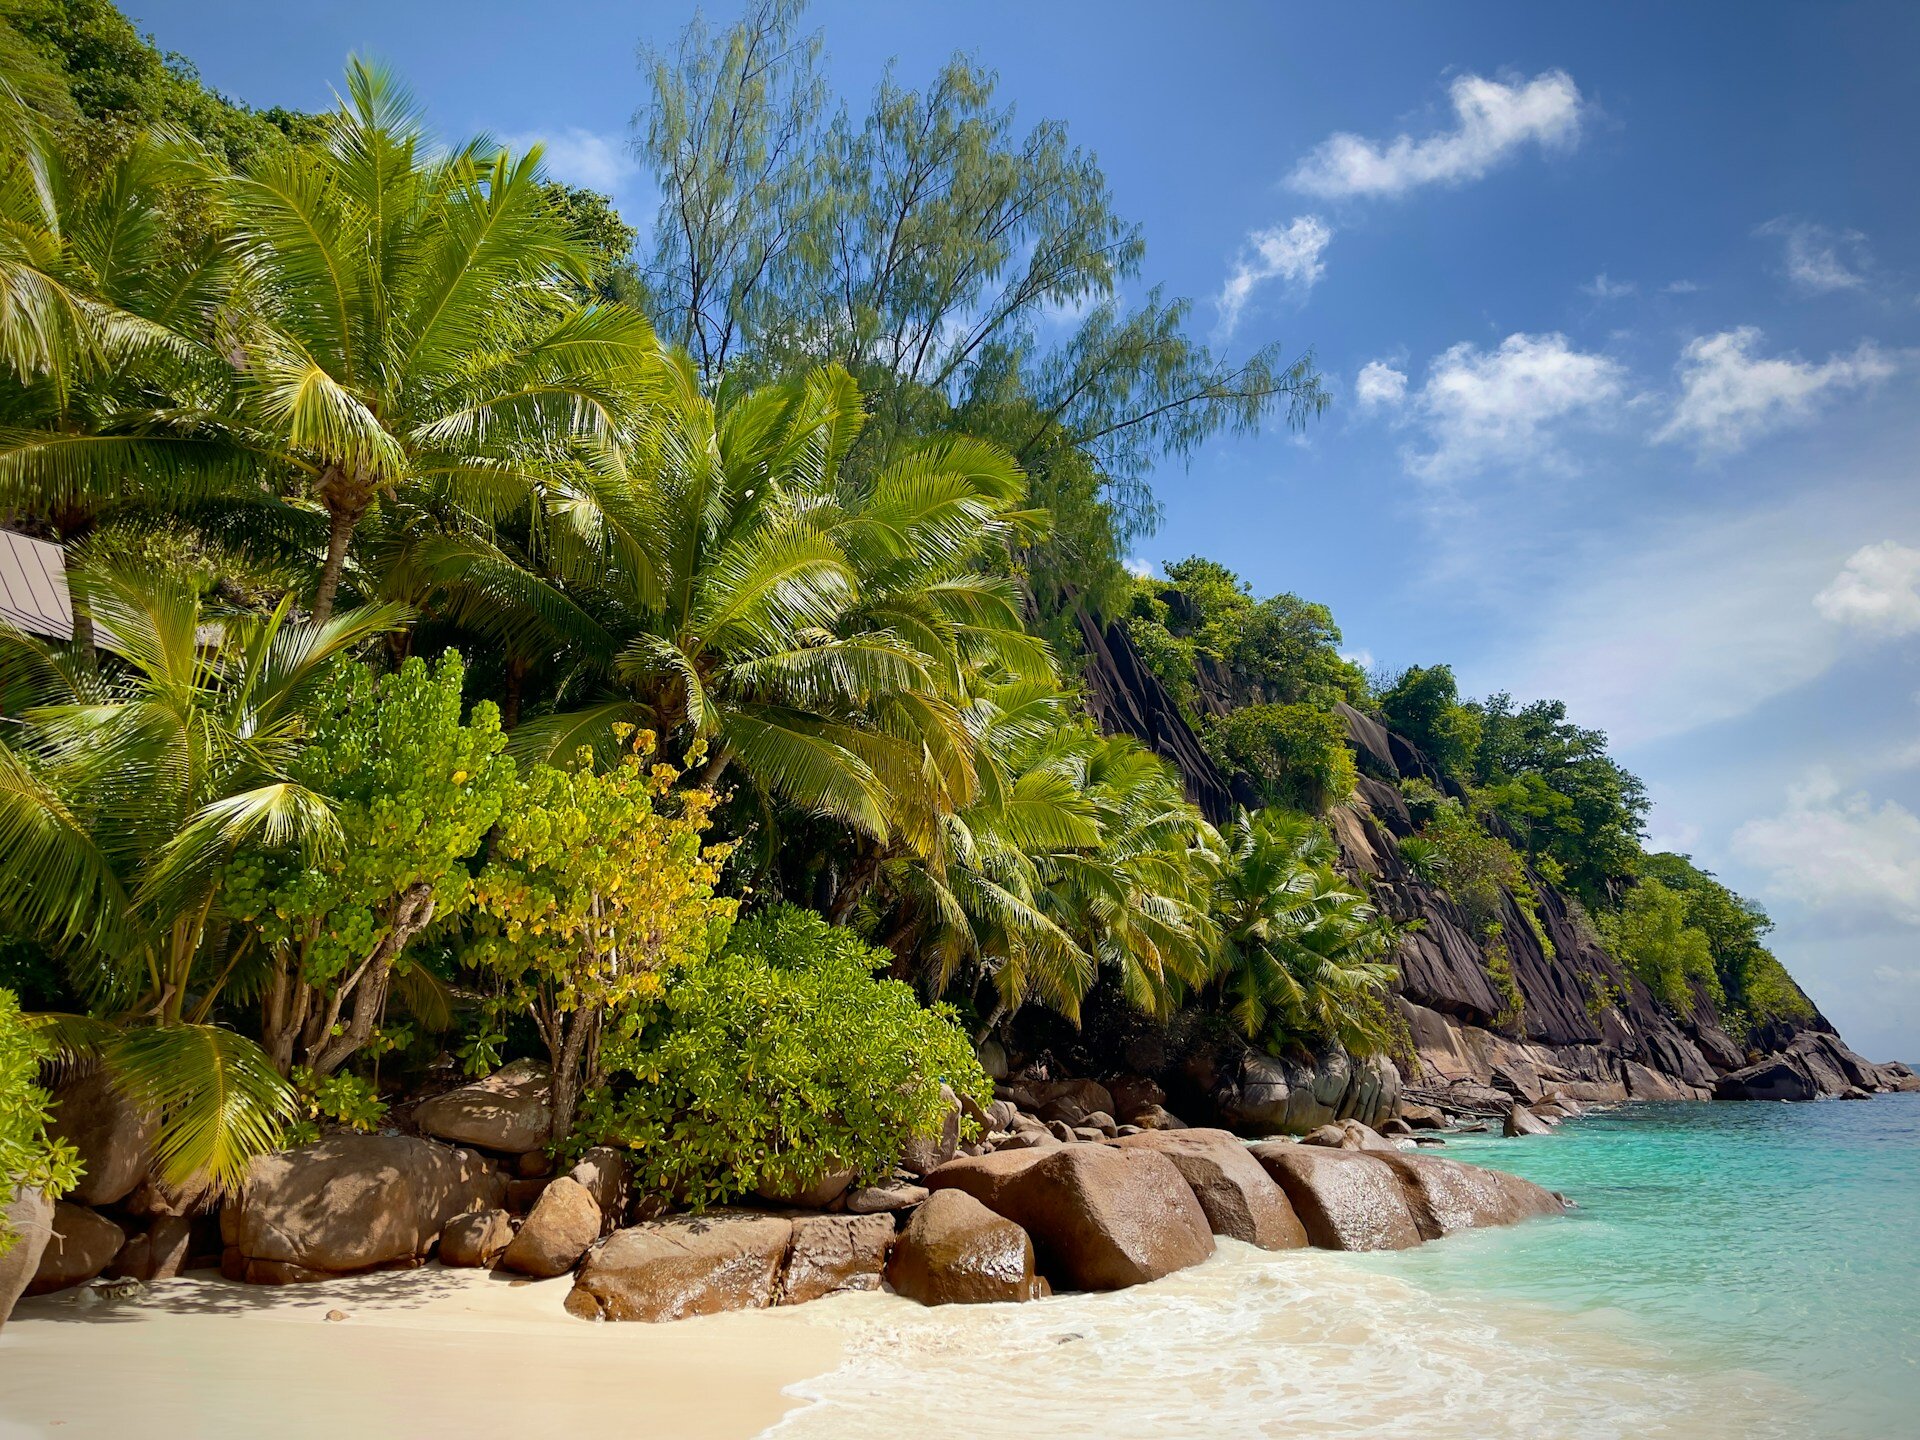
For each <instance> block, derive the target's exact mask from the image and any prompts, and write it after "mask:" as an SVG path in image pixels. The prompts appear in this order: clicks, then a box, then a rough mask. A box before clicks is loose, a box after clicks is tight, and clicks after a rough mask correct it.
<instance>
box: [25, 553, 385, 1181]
mask: <svg viewBox="0 0 1920 1440" xmlns="http://www.w3.org/2000/svg"><path fill="white" fill-rule="evenodd" d="M75 588H76V592H77V593H76V601H77V604H78V606H79V607H81V608H84V609H85V611H86V612H87V614H88V615H89V616H90V617H91V619H92V621H93V624H94V631H95V635H96V640H97V643H98V645H99V646H100V648H101V650H102V651H103V652H104V654H105V656H106V663H105V664H104V665H102V666H101V667H100V669H99V670H98V671H95V670H93V669H92V668H90V667H88V666H86V665H82V664H79V663H76V658H75V655H74V653H73V651H72V650H68V649H61V648H56V647H52V646H48V645H45V644H43V643H41V642H40V641H38V640H35V639H33V638H31V637H29V636H26V635H23V634H21V633H19V632H18V631H14V630H11V629H0V686H3V687H4V689H3V691H0V710H3V711H4V712H5V713H7V714H9V715H12V716H15V717H17V728H16V729H15V733H14V735H13V736H12V738H11V739H10V741H9V742H8V743H6V744H0V918H3V919H4V923H5V924H6V925H7V926H8V927H9V928H10V929H11V930H13V932H14V933H16V934H20V935H24V936H30V937H33V938H36V939H38V940H40V941H42V942H43V943H45V944H46V945H47V946H49V948H51V949H52V950H53V951H55V952H56V953H57V954H58V955H59V956H60V957H61V958H62V959H63V960H64V961H65V962H66V964H67V967H68V970H69V972H70V974H71V975H72V977H73V979H74V982H75V984H76V986H77V988H78V989H79V990H80V991H81V992H82V993H84V994H86V995H88V996H89V997H90V998H91V1000H92V1002H93V1008H94V1010H95V1012H96V1015H97V1016H99V1017H102V1020H100V1021H96V1022H93V1023H85V1022H81V1021H79V1020H77V1019H70V1020H69V1021H68V1022H66V1023H65V1024H64V1026H63V1028H64V1031H65V1033H66V1035H67V1037H68V1038H69V1040H73V1039H76V1038H77V1039H79V1040H82V1041H84V1042H85V1043H86V1044H87V1045H89V1046H91V1047H92V1048H95V1049H98V1050H99V1051H100V1052H101V1055H102V1057H103V1059H104V1061H105V1063H107V1064H108V1065H109V1066H111V1067H112V1068H113V1069H114V1070H115V1071H116V1073H117V1075H118V1078H119V1080H120V1083H121V1084H122V1085H123V1086H124V1087H125V1088H126V1089H127V1090H128V1091H129V1092H130V1093H132V1094H133V1095H135V1096H136V1097H138V1098H140V1099H142V1100H143V1101H144V1102H145V1103H147V1104H148V1105H149V1106H150V1107H151V1108H152V1109H153V1110H155V1111H156V1112H157V1113H158V1114H159V1115H160V1116H161V1120H162V1128H161V1134H160V1139H159V1143H158V1148H157V1155H158V1163H159V1166H160V1169H161V1172H162V1175H163V1178H165V1179H166V1180H167V1181H168V1182H169V1183H172V1184H176V1185H185V1184H188V1183H189V1182H191V1181H194V1180H196V1179H203V1180H210V1181H212V1182H213V1183H214V1184H216V1185H231V1184H234V1183H237V1182H238V1180H239V1179H240V1178H241V1177H242V1175H243V1174H244V1172H245V1167H246V1163H247V1161H248V1160H249V1159H250V1158H251V1156H253V1155H254V1154H257V1153H259V1152H261V1151H262V1150H264V1149H267V1148H270V1147H271V1145H272V1144H273V1143H275V1141H276V1140H277V1139H278V1136H279V1132H280V1127H281V1124H282V1123H283V1122H284V1120H285V1119H286V1118H287V1116H288V1115H289V1113H290V1110H291V1092H290V1091H289V1090H288V1088H287V1086H286V1082H285V1081H284V1080H282V1079H281V1077H280V1076H279V1074H278V1073H277V1072H276V1071H275V1069H274V1067H273V1065H272V1064H271V1063H270V1061H269V1060H268V1058H267V1056H266V1055H265V1054H263V1053H262V1052H261V1050H260V1048H259V1047H258V1046H257V1045H255V1044H254V1043H253V1041H251V1040H249V1039H246V1038H244V1037H243V1036H241V1035H239V1034H236V1033H235V1032H233V1031H231V1030H227V1029H225V1028H224V1027H222V1026H220V1025H218V1024H216V1023H214V1022H213V1015H214V1009H215V1006H216V1004H217V1003H218V1001H219V999H220V997H221V994H222V990H223V987H225V986H226V985H228V984H229V983H230V981H231V980H232V978H233V976H232V966H231V964H230V963H228V962H229V961H231V960H232V959H233V955H232V953H231V951H230V950H229V948H228V947H227V945H226V935H227V928H228V927H227V925H226V923H225V919H224V917H223V916H222V915H221V913H220V910H219V896H220V872H221V867H222V865H223V864H225V863H226V862H227V861H228V860H229V859H230V857H232V856H233V855H234V853H235V852H236V850H237V849H239V848H240V847H242V846H246V845H254V844H258V845H261V846H267V847H288V846H291V847H300V848H304V849H305V850H307V851H308V852H309V853H315V854H317V853H320V852H323V851H324V850H325V849H326V848H327V847H329V846H332V845H335V844H337V843H338V842H339V839H340V835H339V826H338V823H337V822H336V821H335V820H334V818H333V815H332V812H331V810H330V809H329V807H328V804H327V802H326V800H325V798H324V797H323V796H321V795H318V794H316V793H315V792H314V791H312V790H310V789H308V788H306V787H305V786H303V785H300V784H298V783H296V782H295V781H293V780H291V779H289V778H288V775H287V766H288V762H289V760H290V759H291V757H292V755H293V753H294V751H295V749H296V747H298V746H299V745H300V744H301V742H302V741H303V740H304V738H305V736H306V733H307V728H308V716H309V712H310V710H311V709H312V706H313V704H314V702H315V701H316V699H317V698H318V697H319V695H320V693H321V689H322V682H323V680H324V678H325V676H326V674H327V672H328V670H329V667H330V666H331V665H332V663H333V662H334V661H335V659H336V658H337V657H340V656H342V655H343V654H345V653H346V652H348V651H349V650H351V649H352V648H354V647H355V646H357V645H359V644H361V643H363V642H364V641H366V640H367V639H368V638H370V637H372V636H376V635H378V634H380V633H382V632H383V631H386V630H388V629H391V628H392V627H393V626H395V625H397V624H399V623H400V622H401V621H402V620H403V619H404V618H405V617H404V612H400V611H398V610H396V609H394V608H392V607H378V608H366V609H362V610H358V611H353V612H349V613H346V614H342V615H340V616H337V617H335V618H334V619H332V620H329V621H328V622H326V623H325V624H318V625H316V624H297V623H293V622H292V621H291V620H290V619H289V609H290V604H289V602H282V604H281V605H280V606H279V608H278V609H276V610H275V611H274V612H273V613H272V614H271V615H268V616H258V615H248V614H239V615H222V614H217V613H214V612H210V611H208V610H207V609H206V608H205V607H204V606H203V605H202V603H201V602H200V600H199V599H198V598H197V597H196V596H195V594H194V593H193V591H192V590H191V589H189V588H188V587H186V586H185V585H183V584H180V583H178V582H175V581H169V580H165V579H155V578H151V577H134V576H131V575H120V574H113V573H110V572H109V573H85V572H82V573H80V574H78V575H76V577H75Z"/></svg>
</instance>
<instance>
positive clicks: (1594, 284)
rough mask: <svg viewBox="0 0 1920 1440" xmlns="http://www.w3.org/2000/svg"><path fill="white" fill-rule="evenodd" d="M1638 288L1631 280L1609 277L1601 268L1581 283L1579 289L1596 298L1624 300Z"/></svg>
mask: <svg viewBox="0 0 1920 1440" xmlns="http://www.w3.org/2000/svg"><path fill="white" fill-rule="evenodd" d="M1639 288H1640V287H1639V286H1638V285H1636V284H1634V283H1633V281H1631V280H1614V279H1610V278H1609V277H1608V275H1607V272H1606V271H1604V270H1602V271H1601V272H1600V273H1599V274H1598V275H1596V276H1594V277H1593V279H1591V280H1589V281H1588V282H1587V283H1586V284H1584V285H1582V286H1581V287H1580V290H1581V293H1582V294H1586V295H1591V296H1592V297H1593V298H1594V299H1596V300H1624V299H1626V298H1627V296H1629V295H1632V294H1633V293H1635V292H1636V291H1637V290H1639Z"/></svg>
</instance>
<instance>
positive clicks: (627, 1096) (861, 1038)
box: [574, 906, 992, 1208]
mask: <svg viewBox="0 0 1920 1440" xmlns="http://www.w3.org/2000/svg"><path fill="white" fill-rule="evenodd" d="M892 958H893V957H892V956H891V955H890V954H889V953H888V952H887V951H885V950H881V949H877V948H875V947H874V946H871V945H868V944H867V943H866V942H865V941H863V940H861V939H860V937H859V936H857V935H855V934H854V933H853V932H852V931H851V930H846V929H843V928H840V927H838V926H834V925H830V924H828V923H827V922H826V921H825V920H823V919H822V918H821V917H820V916H818V915H816V914H814V913H812V912H811V911H805V910H799V909H795V908H793V907H790V906H781V907H777V908H775V909H772V910H768V911H765V912H762V913H761V914H758V915H755V916H753V917H752V918H750V919H747V920H744V921H742V922H741V923H740V924H739V925H738V926H736V927H735V929H734V931H733V934H732V937H731V939H730V941H729V943H728V945H727V947H726V949H725V950H724V951H722V952H721V953H719V954H717V955H714V956H711V957H709V958H707V959H705V960H702V961H699V962H697V963H694V964H691V965H689V966H688V967H687V968H686V969H685V970H684V971H682V972H681V973H680V974H679V975H678V977H677V978H676V979H675V981H674V983H673V984H672V985H671V986H670V987H668V989H667V991H666V993H665V994H664V995H663V996H662V997H661V998H660V999H659V1000H657V1001H655V1002H654V1003H653V1004H652V1005H651V1006H650V1007H649V1013H648V1014H647V1015H646V1016H645V1017H644V1023H643V1025H642V1026H641V1027H640V1029H639V1030H638V1032H637V1033H636V1034H634V1035H632V1036H630V1037H628V1038H625V1039H620V1040H615V1041H613V1042H611V1043H610V1044H609V1046H608V1054H607V1060H608V1069H609V1073H610V1074H611V1075H612V1076H613V1084H612V1085H611V1086H610V1087H609V1088H607V1089H604V1090H601V1091H597V1092H594V1093H592V1094H590V1095H589V1096H588V1097H587V1098H586V1100H585V1102H584V1103H583V1104H582V1107H581V1114H580V1121H579V1124H578V1125H577V1127H576V1129H575V1132H574V1139H575V1143H576V1144H597V1143H609V1144H617V1145H623V1146H625V1147H627V1148H628V1149H630V1150H631V1151H632V1152H633V1163H634V1170H635V1173H636V1175H637V1176H638V1178H639V1180H640V1183H641V1184H643V1185H644V1186H646V1187H647V1188H649V1189H652V1190H655V1191H659V1192H662V1193H666V1194H671V1195H674V1196H676V1197H678V1198H680V1199H682V1200H684V1201H686V1202H687V1203H689V1204H691V1205H692V1206H694V1207H695V1208H701V1207H704V1206H707V1205H712V1204H716V1203H718V1202H721V1201H724V1200H727V1199H729V1198H731V1197H733V1196H736V1195H741V1194H745V1193H747V1192H749V1191H752V1190H754V1189H756V1188H760V1187H762V1186H771V1187H792V1186H794V1185H796V1184H797V1185H801V1186H804V1185H809V1184H812V1183H815V1182H817V1181H818V1180H820V1179H821V1178H823V1177H824V1176H826V1175H828V1174H830V1173H832V1172H834V1171H836V1170H842V1169H850V1170H852V1171H854V1172H855V1174H856V1176H857V1177H858V1178H859V1179H860V1180H862V1181H871V1180H874V1179H877V1178H879V1177H881V1176H883V1175H885V1174H886V1173H887V1172H888V1171H890V1170H891V1169H892V1168H893V1166H894V1165H895V1164H896V1163H897V1162H898V1161H899V1158H900V1154H901V1151H902V1148H903V1147H904V1146H905V1144H906V1141H907V1139H908V1137H910V1136H924V1137H931V1136H934V1135H937V1134H938V1133H939V1131H940V1128H941V1126H942V1125H943V1124H944V1121H945V1108H944V1106H943V1104H942V1101H941V1097H940V1084H941V1082H942V1081H945V1082H946V1083H947V1084H949V1085H951V1086H953V1088H954V1089H955V1090H956V1091H959V1092H962V1093H965V1094H968V1095H970V1096H972V1097H973V1098H974V1099H976V1100H978V1101H981V1102H982V1103H984V1102H986V1101H987V1100H989V1099H991V1098H992V1088H991V1086H990V1085H989V1084H988V1082H987V1079H986V1076H985V1075H984V1074H983V1073H982V1072H981V1069H980V1065H979V1062H978V1060H976V1059H975V1057H974V1053H973V1047H972V1045H971V1044H970V1043H969V1041H968V1039H967V1036H966V1035H965V1033H964V1032H962V1031H961V1029H960V1028H959V1026H958V1025H957V1024H956V1023H955V1020H954V1016H953V1012H952V1011H951V1010H950V1009H949V1008H947V1007H945V1006H936V1007H934V1008H933V1009H926V1008H923V1007H922V1006H921V1005H920V1003H919V1002H918V1000H916V999H915V997H914V993H913V990H912V989H911V988H910V987H909V986H907V985H905V984H903V983H901V982H900V981H897V980H888V979H882V978H879V977H878V976H877V975H876V972H877V971H879V970H881V969H883V968H885V967H886V966H887V965H888V964H889V963H890V962H891V960H892Z"/></svg>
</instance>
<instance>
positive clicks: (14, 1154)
mask: <svg viewBox="0 0 1920 1440" xmlns="http://www.w3.org/2000/svg"><path fill="white" fill-rule="evenodd" d="M48 1049H49V1046H48V1045H47V1042H46V1041H45V1039H44V1038H42V1037H41V1036H40V1035H38V1034H36V1033H35V1032H34V1030H33V1029H32V1027H31V1026H30V1025H29V1024H28V1023H27V1019H26V1017H25V1016H24V1015H22V1014H21V1013H20V1004H19V1002H18V1001H17V1000H15V999H14V996H13V992H12V991H11V990H0V1207H4V1206H6V1205H9V1204H11V1203H12V1201H13V1197H14V1196H15V1195H16V1194H17V1193H18V1192H19V1191H20V1190H22V1189H28V1190H46V1191H49V1192H50V1193H52V1194H56V1195H58V1194H60V1193H62V1192H64V1191H67V1190H71V1189H72V1188H73V1187H74V1185H75V1184H76V1183H77V1182H78V1181H79V1179H80V1169H79V1163H78V1160H79V1157H78V1156H77V1155H76V1154H75V1153H74V1149H73V1147H72V1146H71V1145H68V1144H66V1143H64V1142H63V1141H59V1140H53V1139H50V1138H49V1137H48V1135H47V1092H46V1091H44V1090H42V1089H41V1088H40V1086H39V1084H38V1081H39V1077H40V1062H41V1061H42V1060H43V1059H45V1058H46V1055H47V1051H48ZM15 1238H16V1237H15V1236H14V1234H13V1231H12V1230H11V1229H10V1228H9V1227H8V1225H7V1223H6V1220H5V1219H4V1217H0V1255H3V1254H5V1253H6V1252H7V1251H8V1250H9V1249H11V1248H12V1247H13V1242H14V1239H15Z"/></svg>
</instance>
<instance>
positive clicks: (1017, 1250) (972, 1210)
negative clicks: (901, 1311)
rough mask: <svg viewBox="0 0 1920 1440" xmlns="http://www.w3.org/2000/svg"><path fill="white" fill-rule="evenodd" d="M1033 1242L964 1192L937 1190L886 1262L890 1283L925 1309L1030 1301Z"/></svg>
mask: <svg viewBox="0 0 1920 1440" xmlns="http://www.w3.org/2000/svg"><path fill="white" fill-rule="evenodd" d="M1033 1263H1034V1262H1033V1242H1032V1241H1031V1240H1029V1239H1028V1238H1027V1233H1026V1231H1024V1230H1022V1229H1021V1228H1020V1227H1019V1226H1018V1225H1016V1224H1014V1223H1013V1222H1012V1221H1011V1220H1008V1219H1006V1218H1004V1217H1002V1216H1000V1215H996V1214H994V1213H993V1211H991V1210H989V1209H987V1207H986V1206H984V1205H982V1204H981V1203H980V1202H979V1201H978V1200H976V1199H974V1198H973V1197H972V1196H971V1195H969V1194H967V1193H966V1192H965V1191H962V1190H939V1191H936V1192H935V1193H934V1194H933V1195H931V1196H930V1197H929V1198H928V1200H927V1203H926V1204H924V1205H922V1206H921V1207H920V1208H919V1209H918V1210H916V1211H914V1212H913V1219H911V1220H910V1221H908V1222H907V1228H906V1230H905V1231H904V1232H902V1234H901V1236H900V1238H899V1240H898V1241H896V1242H895V1244H894V1247H893V1256H892V1258H891V1259H890V1260H889V1261H888V1262H887V1283H888V1284H890V1285H891V1286H893V1288H894V1289H895V1290H896V1291H897V1292H898V1293H900V1294H902V1295H904V1296H906V1297H907V1298H908V1299H909V1300H918V1301H919V1302H920V1303H921V1304H922V1305H956V1304H957V1305H973V1304H984V1303H990V1302H993V1301H1001V1300H1031V1299H1034V1298H1035V1297H1036V1296H1037V1295H1038V1293H1039V1289H1038V1286H1037V1284H1036V1281H1035V1277H1034V1269H1033Z"/></svg>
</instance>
